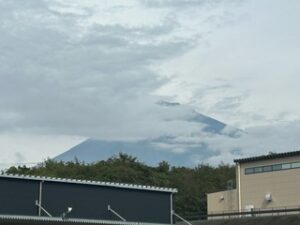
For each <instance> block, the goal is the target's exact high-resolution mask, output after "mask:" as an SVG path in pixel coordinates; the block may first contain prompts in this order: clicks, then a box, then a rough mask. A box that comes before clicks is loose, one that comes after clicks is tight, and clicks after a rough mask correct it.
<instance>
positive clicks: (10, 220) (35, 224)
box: [0, 215, 165, 225]
mask: <svg viewBox="0 0 300 225" xmlns="http://www.w3.org/2000/svg"><path fill="white" fill-rule="evenodd" d="M0 224H5V225H7V224H16V225H24V224H30V225H41V224H45V225H52V224H53V225H57V224H65V225H72V224H77V225H89V224H90V225H92V224H95V225H153V223H144V222H126V221H112V220H91V219H75V218H66V219H64V220H63V219H62V218H61V217H43V216H41V217H39V216H15V215H0ZM155 225H162V224H155ZM164 225H165V224H164Z"/></svg>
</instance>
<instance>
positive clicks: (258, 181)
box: [240, 156, 300, 210]
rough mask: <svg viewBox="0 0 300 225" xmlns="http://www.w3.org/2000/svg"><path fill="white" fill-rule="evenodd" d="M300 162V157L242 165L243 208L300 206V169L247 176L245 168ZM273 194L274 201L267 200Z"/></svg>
mask: <svg viewBox="0 0 300 225" xmlns="http://www.w3.org/2000/svg"><path fill="white" fill-rule="evenodd" d="M297 161H300V156H298V157H289V158H282V159H272V160H265V161H257V162H248V163H242V164H241V176H240V178H241V206H242V210H244V209H245V207H246V206H249V205H253V206H254V207H255V208H261V209H267V208H273V207H286V206H287V207H293V206H299V205H300V169H289V170H280V171H273V172H264V173H257V174H249V175H245V168H249V167H256V166H257V167H258V166H267V165H272V164H280V163H291V162H297ZM268 193H271V194H272V201H271V202H267V201H266V200H265V196H266V194H268Z"/></svg>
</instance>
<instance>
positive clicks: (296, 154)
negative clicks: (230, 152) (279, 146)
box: [233, 151, 300, 163]
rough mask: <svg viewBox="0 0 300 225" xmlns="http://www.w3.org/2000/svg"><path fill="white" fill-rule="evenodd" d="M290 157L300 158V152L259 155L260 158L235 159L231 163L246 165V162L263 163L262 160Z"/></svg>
mask: <svg viewBox="0 0 300 225" xmlns="http://www.w3.org/2000/svg"><path fill="white" fill-rule="evenodd" d="M292 156H300V151H293V152H282V153H271V154H268V155H260V156H254V157H248V158H241V159H235V160H233V162H235V163H246V162H255V161H264V160H269V159H280V158H287V157H292Z"/></svg>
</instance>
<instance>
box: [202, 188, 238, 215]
mask: <svg viewBox="0 0 300 225" xmlns="http://www.w3.org/2000/svg"><path fill="white" fill-rule="evenodd" d="M224 211H238V199H237V190H229V191H221V192H215V193H210V194H207V212H208V214H212V213H214V212H215V213H217V212H224Z"/></svg>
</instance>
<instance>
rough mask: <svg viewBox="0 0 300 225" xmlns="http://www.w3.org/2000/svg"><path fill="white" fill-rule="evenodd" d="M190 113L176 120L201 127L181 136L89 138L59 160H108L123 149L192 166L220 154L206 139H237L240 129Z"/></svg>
mask: <svg viewBox="0 0 300 225" xmlns="http://www.w3.org/2000/svg"><path fill="white" fill-rule="evenodd" d="M160 105H162V107H172V110H173V111H174V110H176V109H177V108H178V109H179V110H180V107H182V106H181V105H178V104H170V103H165V102H163V103H160ZM174 108H175V109H174ZM187 115H188V116H186V115H181V116H180V117H176V120H181V121H184V122H187V123H192V124H193V126H195V125H196V126H199V129H198V131H197V133H195V132H193V133H186V134H184V135H179V136H172V135H162V136H160V137H158V138H155V139H146V138H145V139H144V140H136V141H121V140H99V139H88V140H86V141H84V142H82V143H80V144H79V145H77V146H74V147H73V148H71V149H69V150H68V151H66V152H64V153H62V154H60V155H58V156H57V157H55V159H56V160H62V161H70V160H74V159H75V158H77V159H78V160H79V161H84V162H86V163H91V162H95V161H99V160H105V159H107V158H109V157H111V156H112V155H117V154H118V153H119V152H122V153H126V154H129V155H132V156H136V157H138V159H139V160H140V161H142V162H145V163H146V164H148V165H157V164H158V163H159V162H160V161H162V160H164V161H167V162H169V163H170V164H171V165H174V166H189V167H190V166H194V165H196V164H198V163H200V162H204V161H205V159H207V158H209V157H211V156H214V155H217V154H218V152H215V151H214V150H212V149H210V147H209V144H208V143H206V141H205V139H206V137H210V136H213V135H219V136H226V137H228V138H235V137H236V136H237V135H238V134H239V132H240V131H239V130H238V129H230V132H224V129H225V128H226V127H227V126H226V124H225V123H222V122H220V121H218V120H215V119H213V118H210V117H207V116H205V115H203V114H200V113H197V112H196V111H192V112H189V113H187ZM178 129H180V127H178Z"/></svg>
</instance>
